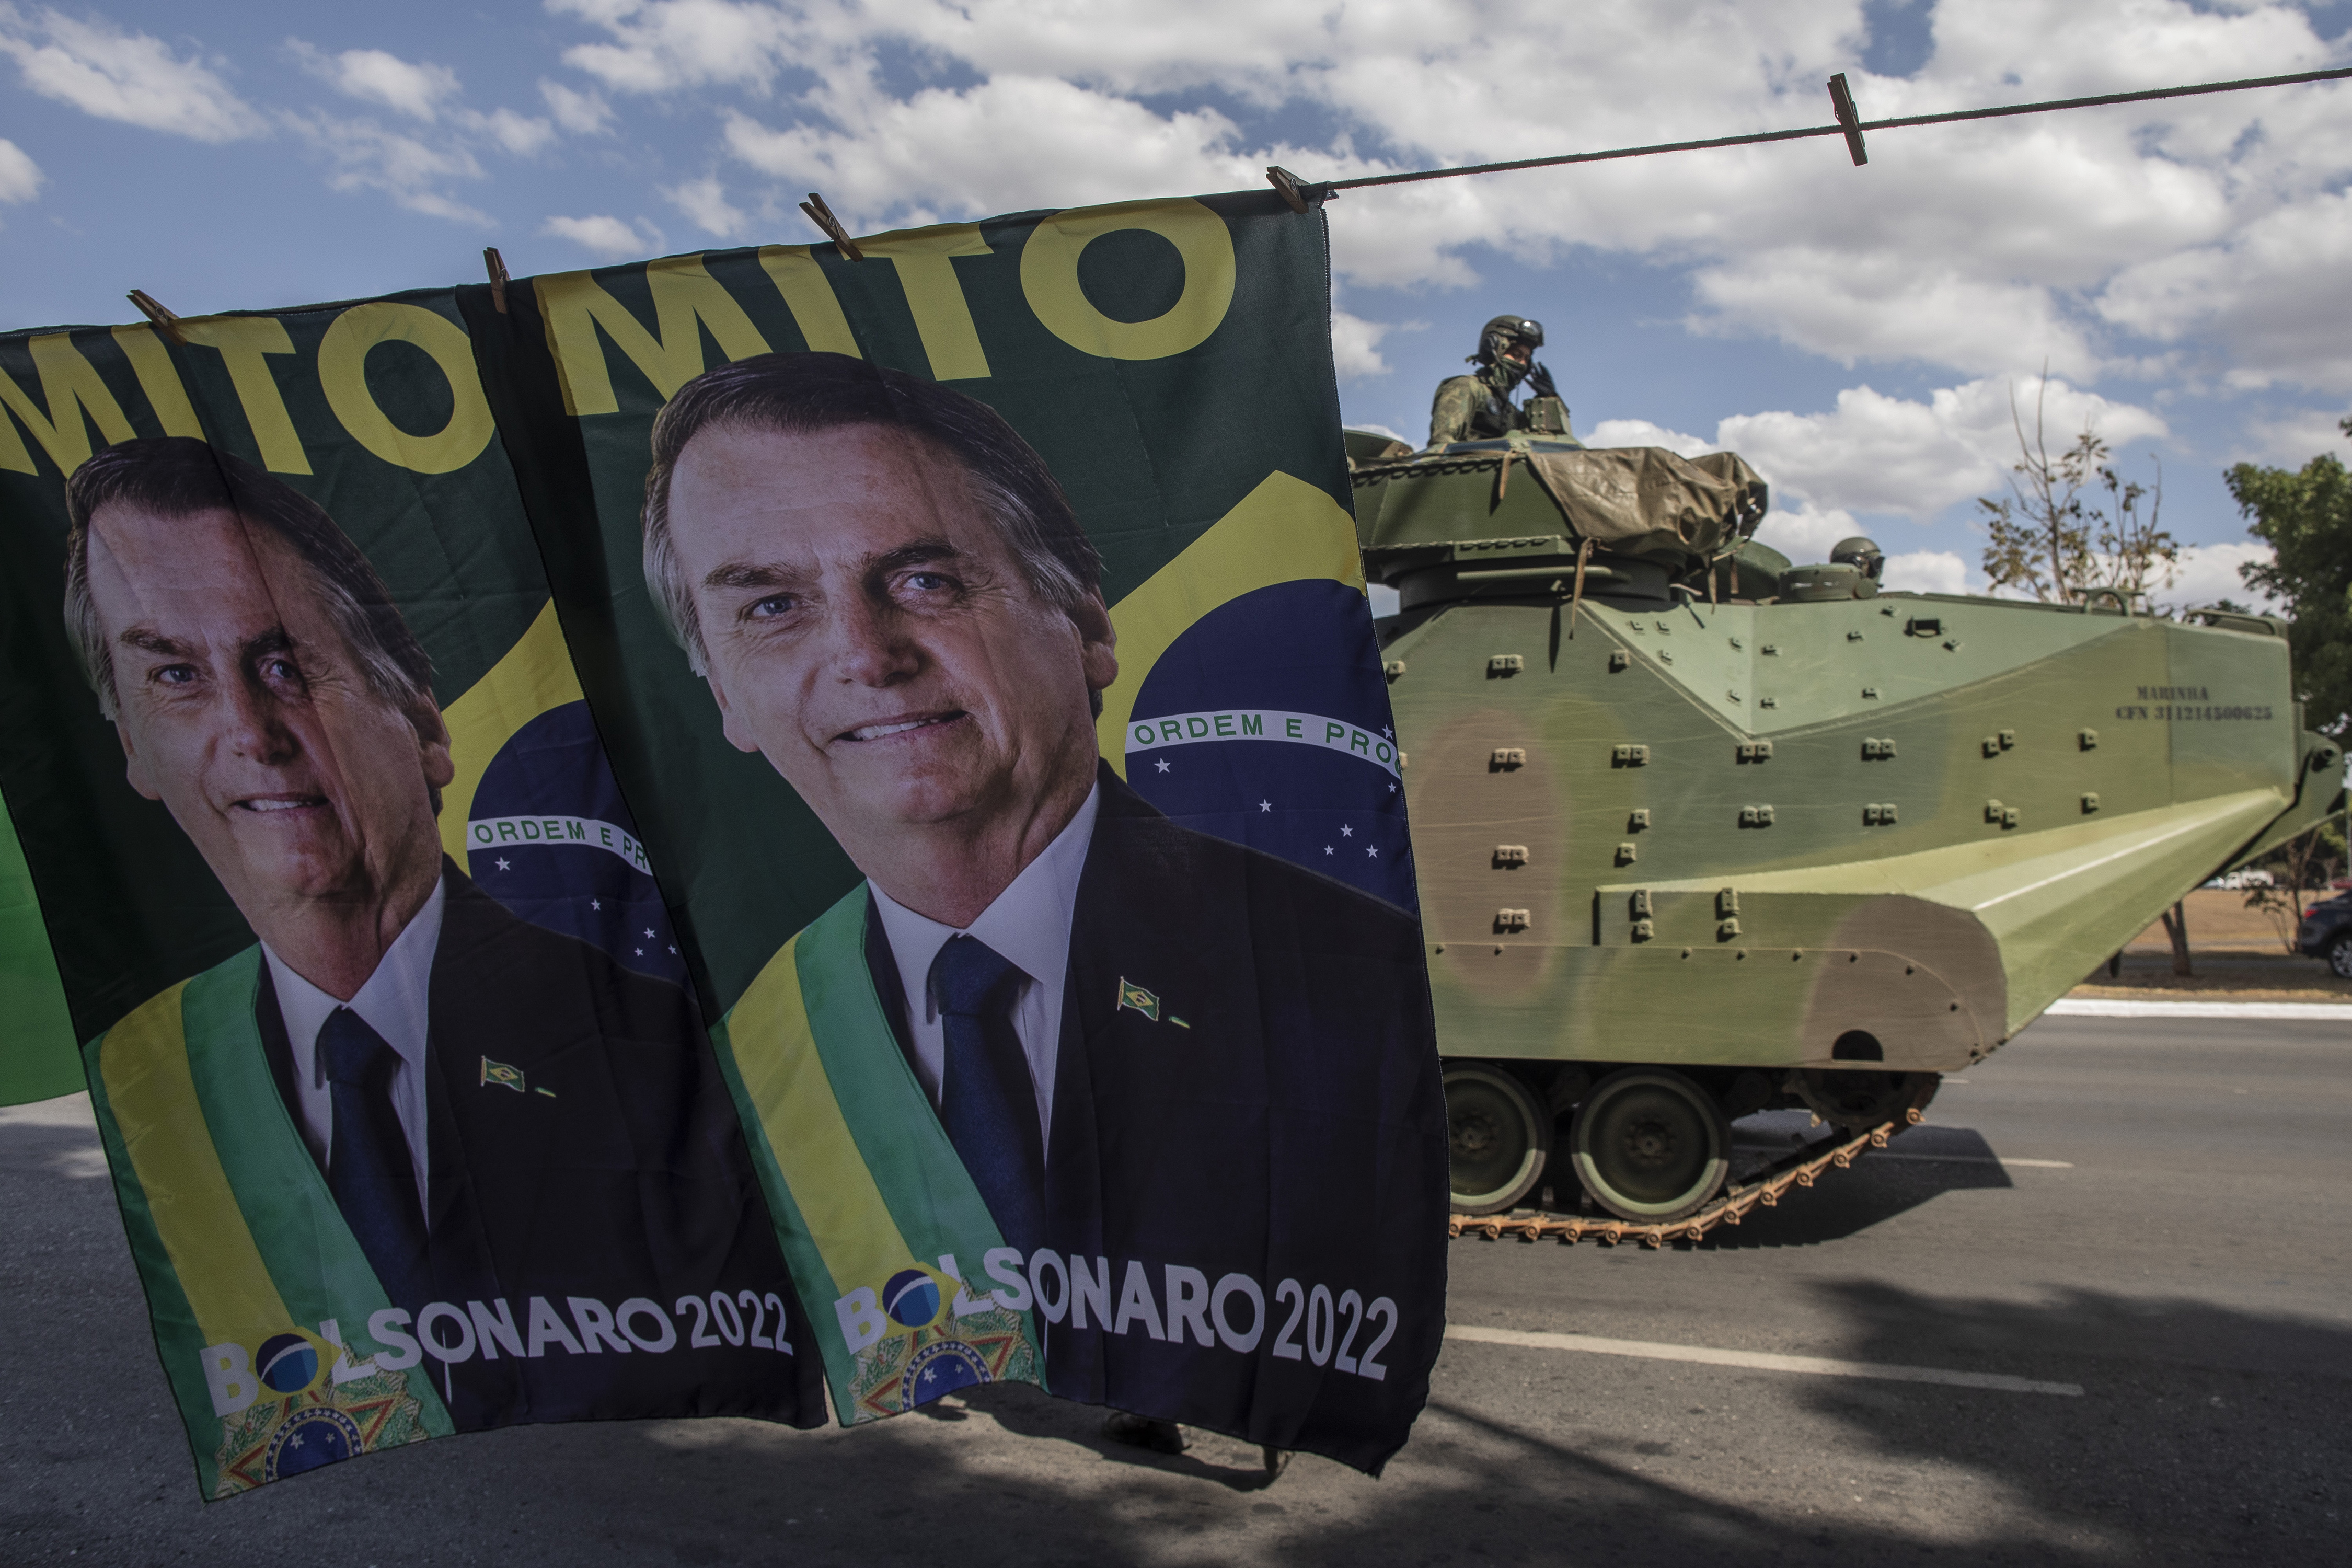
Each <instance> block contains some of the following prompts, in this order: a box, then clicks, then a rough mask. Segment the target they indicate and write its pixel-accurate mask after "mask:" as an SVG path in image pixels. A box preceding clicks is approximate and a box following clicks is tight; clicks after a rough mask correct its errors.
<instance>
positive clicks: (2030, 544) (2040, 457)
mask: <svg viewBox="0 0 2352 1568" xmlns="http://www.w3.org/2000/svg"><path fill="white" fill-rule="evenodd" d="M2049 394H2050V367H2049V366H2048V365H2047V364H2044V365H2043V366H2042V381H2041V384H2040V385H2039V386H2038V387H2037V388H2036V390H2035V392H2034V395H2033V434H2032V437H2030V438H2029V437H2027V435H2026V433H2025V420H2024V417H2023V416H2021V414H2020V413H2019V412H2018V407H2017V391H2016V388H2015V387H2013V386H2012V387H2011V389H2010V399H2009V417H2010V423H2011V426H2013V427H2014V428H2015V429H2016V431H2017V449H2018V461H2017V462H2015V463H2014V464H2012V465H2011V479H2010V481H2009V489H2010V493H2009V494H2008V495H2006V496H2002V497H2000V498H1998V499H1995V498H1993V497H1990V496H1979V497H1978V498H1977V505H1978V507H1979V509H1981V510H1983V512H1984V513H1985V516H1986V521H1985V532H1986V536H1987V538H1986V544H1985V552H1984V562H1983V564H1984V573H1985V575H1986V576H1987V577H1988V578H1990V579H1991V582H1992V585H1993V586H1994V587H1996V588H2001V587H2012V588H2021V589H2023V590H2025V591H2026V592H2028V593H2030V594H2032V595H2033V596H2034V597H2035V598H2037V599H2040V600H2042V601H2043V602H2044V603H2055V604H2065V603H2068V602H2070V601H2072V600H2074V599H2078V598H2081V597H2083V596H2084V595H2085V594H2086V593H2088V592H2089V591H2091V590H2094V589H2102V588H2107V589H2113V590H2115V591H2116V592H2117V593H2119V594H2122V595H2125V596H2126V597H2137V596H2139V595H2143V594H2145V593H2146V592H2147V590H2148V588H2149V587H2150V586H2155V587H2162V586H2164V585H2166V584H2168V583H2169V582H2170V581H2171V580H2172V570H2173V566H2174V564H2175V563H2177V562H2178V561H2179V557H2180V546H2179V542H2177V541H2175V540H2174V539H2173V537H2172V535H2171V533H2170V532H2168V531H2167V530H2166V529H2165V528H2164V527H2163V524H2162V517H2163V511H2164V469H2163V467H2162V465H2160V464H2159V465H2158V468H2157V471H2156V481H2155V483H2154V484H2152V485H2143V484H2140V483H2139V482H2138V481H2137V480H2135V479H2125V478H2124V477H2123V475H2122V474H2121V473H2119V472H2118V471H2117V470H2116V466H2115V465H2114V464H2113V463H2112V462H2110V461H2109V460H2108V459H2109V458H2110V457H2111V456H2112V454H2111V452H2110V451H2109V448H2108V447H2107V444H2106V442H2105V441H2104V440H2102V439H2100V437H2099V433H2098V430H2097V428H2096V427H2095V426H2093V425H2091V424H2090V423H2088V422H2085V423H2084V426H2083V431H2082V434H2081V435H2079V436H2077V437H2074V445H2073V446H2071V447H2067V448H2066V449H2065V450H2064V451H2063V452H2060V453H2058V454H2057V455H2056V456H2054V457H2053V455H2052V454H2051V451H2050V441H2049V436H2048V426H2047V424H2046V422H2045V419H2044V417H2043V414H2044V405H2045V404H2046V403H2047V401H2048V398H2049ZM2103 492H2104V494H2103Z"/></svg>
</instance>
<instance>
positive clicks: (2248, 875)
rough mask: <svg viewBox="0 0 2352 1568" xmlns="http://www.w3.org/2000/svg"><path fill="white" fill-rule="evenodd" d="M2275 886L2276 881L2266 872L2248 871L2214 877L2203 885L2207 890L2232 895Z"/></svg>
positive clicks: (2232, 872)
mask: <svg viewBox="0 0 2352 1568" xmlns="http://www.w3.org/2000/svg"><path fill="white" fill-rule="evenodd" d="M2277 884H2278V879H2277V878H2275V877H2273V876H2272V875H2271V874H2270V873H2269V872H2268V871H2259V870H2251V869H2250V870H2244V871H2231V872H2229V873H2227V874H2226V875H2224V876H2220V877H2215V878H2213V879H2211V880H2210V881H2208V882H2207V883H2206V884H2205V885H2206V886H2207V887H2209V888H2221V889H2226V890H2228V891H2230V892H2232V893H2242V892H2244V891H2245V890H2246V889H2248V888H2270V887H2275V886H2277Z"/></svg>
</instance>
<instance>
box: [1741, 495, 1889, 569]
mask: <svg viewBox="0 0 2352 1568" xmlns="http://www.w3.org/2000/svg"><path fill="white" fill-rule="evenodd" d="M1863 531H1864V530H1863V527H1862V525H1861V524H1860V523H1858V522H1856V521H1854V519H1853V513H1852V512H1850V511H1844V510H1840V509H1838V508H1835V507H1831V508H1826V509H1825V508H1821V507H1816V506H1813V505H1811V504H1807V505H1803V506H1800V507H1799V508H1797V510H1794V511H1790V510H1787V509H1786V508H1784V507H1780V506H1778V505H1775V506H1774V507H1773V509H1772V510H1771V511H1770V512H1769V513H1767V514H1766V516H1765V518H1764V522H1763V525H1762V526H1761V527H1759V528H1758V529H1757V531H1756V542H1757V543H1759V544H1769V545H1770V546H1771V547H1772V548H1773V549H1775V550H1777V551H1779V552H1780V553H1781V554H1783V555H1785V556H1787V557H1788V558H1789V559H1790V560H1791V561H1793V562H1796V563H1798V564H1799V565H1803V564H1805V563H1808V562H1814V561H1827V560H1828V559H1829V558H1830V551H1831V549H1832V547H1833V546H1834V545H1835V544H1836V543H1837V542H1838V541H1840V540H1842V539H1851V538H1853V536H1854V535H1855V534H1858V533H1861V532H1863Z"/></svg>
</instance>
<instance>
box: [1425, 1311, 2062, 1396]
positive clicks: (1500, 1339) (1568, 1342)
mask: <svg viewBox="0 0 2352 1568" xmlns="http://www.w3.org/2000/svg"><path fill="white" fill-rule="evenodd" d="M1445 1337H1446V1338H1447V1339H1449V1340H1467V1341H1470V1342H1473V1343H1475V1344H1486V1345H1516V1346H1518V1347H1519V1348H1521V1349H1523V1350H1538V1351H1583V1352H1587V1353H1589V1354H1591V1355H1622V1356H1633V1357H1636V1358H1638V1359H1640V1360H1643V1361H1686V1362H1698V1363H1703V1364H1705V1365H1707V1366H1736V1367H1742V1368H1745V1369H1747V1370H1748V1371H1751V1372H1802V1373H1812V1374H1814V1375H1815V1376H1818V1377H1865V1378H1872V1379H1875V1380H1877V1381H1879V1382H1882V1383H1939V1384H1945V1385H1946V1386H1948V1387H1952V1388H1990V1389H1997V1390H1999V1391H2000V1392H2001V1393H2004V1394H2063V1395H2064V1396H2065V1397H2067V1398H2071V1399H2079V1398H2081V1397H2082V1395H2083V1385H2082V1384H2079V1383H2037V1382H2035V1381H2034V1380H2033V1379H2032V1378H2028V1377H2011V1376H2010V1375H2008V1374H2007V1373H1998V1372H1947V1371H1945V1370H1944V1369H1943V1368H1941V1367H1933V1366H1895V1365H1892V1364H1890V1363H1885V1362H1874V1361H1836V1360H1832V1359H1831V1358H1829V1357H1826V1356H1810V1355H1773V1354H1770V1353H1769V1352H1763V1351H1719V1350H1713V1349H1710V1348H1709V1347H1707V1346H1706V1345H1665V1344H1654V1343H1651V1342H1648V1341H1646V1340H1605V1339H1600V1338H1597V1337H1595V1336H1593V1335H1591V1334H1545V1333H1533V1332H1530V1331H1527V1330H1524V1329H1486V1328H1479V1327H1476V1326H1475V1325H1473V1324H1469V1323H1448V1324H1446V1325H1445Z"/></svg>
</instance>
